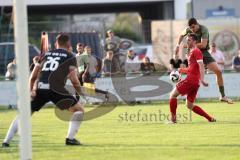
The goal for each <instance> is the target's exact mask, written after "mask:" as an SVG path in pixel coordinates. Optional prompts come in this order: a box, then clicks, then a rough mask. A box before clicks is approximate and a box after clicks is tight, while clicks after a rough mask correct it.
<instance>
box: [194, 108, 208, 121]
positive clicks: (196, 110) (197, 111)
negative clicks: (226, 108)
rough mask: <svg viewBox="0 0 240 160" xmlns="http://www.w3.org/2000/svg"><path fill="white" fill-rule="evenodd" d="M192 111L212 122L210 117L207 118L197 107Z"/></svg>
mask: <svg viewBox="0 0 240 160" xmlns="http://www.w3.org/2000/svg"><path fill="white" fill-rule="evenodd" d="M192 111H193V112H194V113H196V114H198V115H200V116H203V117H205V118H206V119H207V120H208V121H211V120H212V117H211V116H209V115H208V114H207V113H206V112H205V111H204V110H203V109H202V108H200V107H198V106H194V107H193V109H192Z"/></svg>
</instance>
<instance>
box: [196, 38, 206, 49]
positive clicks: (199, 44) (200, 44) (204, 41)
mask: <svg viewBox="0 0 240 160" xmlns="http://www.w3.org/2000/svg"><path fill="white" fill-rule="evenodd" d="M207 44H208V39H201V42H200V43H197V44H196V45H197V47H198V48H199V49H205V48H207Z"/></svg>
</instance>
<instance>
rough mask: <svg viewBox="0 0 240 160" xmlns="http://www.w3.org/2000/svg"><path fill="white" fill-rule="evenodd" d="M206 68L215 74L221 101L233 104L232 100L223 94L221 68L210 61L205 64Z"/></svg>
mask: <svg viewBox="0 0 240 160" xmlns="http://www.w3.org/2000/svg"><path fill="white" fill-rule="evenodd" d="M207 68H208V69H209V70H211V71H212V72H213V73H214V74H215V75H216V81H217V84H218V88H219V92H220V94H221V96H220V98H219V100H220V101H222V102H227V103H228V104H233V101H232V100H231V99H230V98H228V97H226V95H225V91H224V83H223V76H222V72H221V70H220V69H219V68H218V66H217V63H216V62H211V63H209V64H208V65H207Z"/></svg>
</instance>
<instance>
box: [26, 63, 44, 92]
mask: <svg viewBox="0 0 240 160" xmlns="http://www.w3.org/2000/svg"><path fill="white" fill-rule="evenodd" d="M40 70H41V66H40V65H35V66H34V68H33V71H32V72H31V74H30V77H29V86H30V91H32V90H33V88H34V83H35V81H36V79H37V77H38V74H39V72H40Z"/></svg>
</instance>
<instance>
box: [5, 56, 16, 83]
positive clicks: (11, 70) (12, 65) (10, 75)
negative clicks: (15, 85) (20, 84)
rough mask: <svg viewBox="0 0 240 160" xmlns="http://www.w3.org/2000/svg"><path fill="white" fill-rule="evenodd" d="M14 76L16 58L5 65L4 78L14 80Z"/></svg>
mask: <svg viewBox="0 0 240 160" xmlns="http://www.w3.org/2000/svg"><path fill="white" fill-rule="evenodd" d="M15 78H16V59H15V58H14V59H13V61H12V62H10V63H9V64H8V65H7V72H6V74H5V79H6V80H14V79H15Z"/></svg>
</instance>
